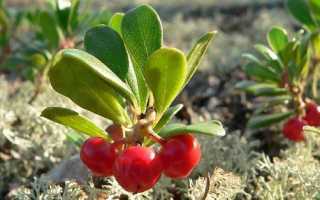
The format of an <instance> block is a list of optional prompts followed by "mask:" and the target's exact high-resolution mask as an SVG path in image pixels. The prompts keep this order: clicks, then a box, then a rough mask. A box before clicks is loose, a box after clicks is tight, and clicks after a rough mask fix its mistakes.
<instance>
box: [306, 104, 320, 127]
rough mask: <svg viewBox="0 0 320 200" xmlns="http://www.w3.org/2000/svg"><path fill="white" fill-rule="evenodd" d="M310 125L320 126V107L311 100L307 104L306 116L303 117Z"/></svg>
mask: <svg viewBox="0 0 320 200" xmlns="http://www.w3.org/2000/svg"><path fill="white" fill-rule="evenodd" d="M303 119H304V120H305V121H306V122H307V123H308V125H310V126H320V108H319V106H318V105H317V104H316V103H314V102H310V103H307V105H306V116H305V117H304V118H303Z"/></svg>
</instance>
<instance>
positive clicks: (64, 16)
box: [55, 0, 71, 31]
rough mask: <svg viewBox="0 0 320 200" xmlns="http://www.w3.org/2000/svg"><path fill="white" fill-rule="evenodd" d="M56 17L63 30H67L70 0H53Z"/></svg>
mask: <svg viewBox="0 0 320 200" xmlns="http://www.w3.org/2000/svg"><path fill="white" fill-rule="evenodd" d="M55 3H56V5H55V9H56V17H57V19H58V22H59V24H60V27H61V28H62V30H63V31H67V30H68V23H69V16H70V10H71V2H70V1H59V0H58V1H55Z"/></svg>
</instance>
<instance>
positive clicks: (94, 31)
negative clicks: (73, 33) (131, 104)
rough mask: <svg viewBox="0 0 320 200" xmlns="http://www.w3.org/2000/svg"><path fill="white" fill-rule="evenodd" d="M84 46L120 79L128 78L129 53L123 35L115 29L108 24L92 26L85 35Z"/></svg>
mask: <svg viewBox="0 0 320 200" xmlns="http://www.w3.org/2000/svg"><path fill="white" fill-rule="evenodd" d="M84 46H85V48H86V50H87V52H89V53H90V54H92V55H94V56H95V57H97V58H98V59H99V60H100V61H102V62H103V63H104V64H105V65H106V66H107V67H109V68H110V69H111V70H112V71H113V72H114V73H115V74H116V75H117V76H118V77H119V78H120V79H122V80H125V79H126V78H127V74H128V67H129V60H128V55H127V51H126V48H125V46H124V43H123V41H122V39H121V36H120V35H119V34H118V33H117V32H116V31H115V30H113V29H112V28H110V27H108V26H106V25H100V26H96V27H93V28H91V29H90V30H88V31H87V32H86V35H85V37H84Z"/></svg>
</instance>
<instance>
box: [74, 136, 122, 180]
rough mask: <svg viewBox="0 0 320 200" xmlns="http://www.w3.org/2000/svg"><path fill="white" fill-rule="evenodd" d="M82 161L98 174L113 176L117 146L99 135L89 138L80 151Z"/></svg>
mask: <svg viewBox="0 0 320 200" xmlns="http://www.w3.org/2000/svg"><path fill="white" fill-rule="evenodd" d="M80 157H81V160H82V162H83V163H84V164H85V165H86V166H87V167H88V168H89V169H90V170H91V171H92V173H94V174H95V175H97V176H111V175H112V167H113V163H114V161H115V159H116V157H117V152H116V148H115V147H114V146H113V145H112V144H111V143H109V142H107V141H105V140H104V139H102V138H99V137H93V138H89V139H87V140H86V141H85V142H84V143H83V145H82V147H81V152H80Z"/></svg>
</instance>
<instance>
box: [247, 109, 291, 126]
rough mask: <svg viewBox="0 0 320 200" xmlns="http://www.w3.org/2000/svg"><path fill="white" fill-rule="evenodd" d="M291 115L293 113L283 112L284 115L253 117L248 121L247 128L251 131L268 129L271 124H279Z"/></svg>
mask: <svg viewBox="0 0 320 200" xmlns="http://www.w3.org/2000/svg"><path fill="white" fill-rule="evenodd" d="M293 114H294V112H285V113H276V114H267V115H259V116H253V117H252V118H251V119H250V120H249V122H248V124H247V126H248V128H251V129H257V128H264V127H268V126H270V125H272V124H276V123H279V122H281V121H283V120H285V119H287V118H289V117H290V116H292V115H293Z"/></svg>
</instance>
